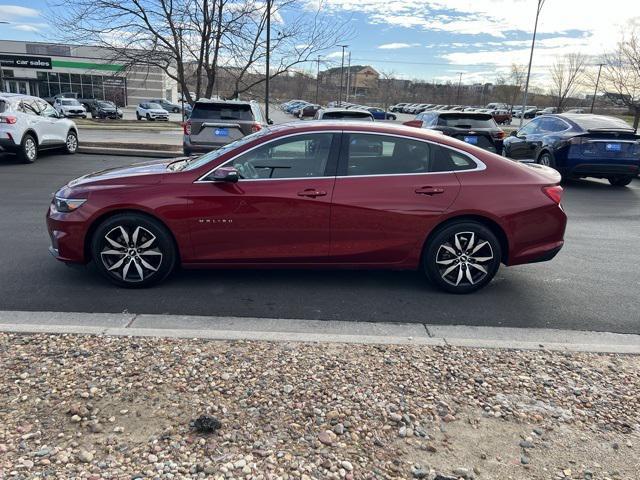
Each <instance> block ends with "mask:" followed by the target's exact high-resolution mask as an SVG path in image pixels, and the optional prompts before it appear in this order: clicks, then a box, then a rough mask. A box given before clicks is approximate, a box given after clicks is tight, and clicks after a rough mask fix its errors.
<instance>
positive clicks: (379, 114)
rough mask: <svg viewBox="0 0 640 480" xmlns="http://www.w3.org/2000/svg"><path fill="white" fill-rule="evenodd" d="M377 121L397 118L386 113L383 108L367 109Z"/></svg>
mask: <svg viewBox="0 0 640 480" xmlns="http://www.w3.org/2000/svg"><path fill="white" fill-rule="evenodd" d="M367 110H369V111H370V112H371V115H373V118H374V119H376V120H395V119H396V116H395V115H394V114H393V113H390V112H385V111H384V110H383V109H382V108H378V107H369V108H367Z"/></svg>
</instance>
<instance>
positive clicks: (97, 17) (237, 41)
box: [51, 0, 351, 102]
mask: <svg viewBox="0 0 640 480" xmlns="http://www.w3.org/2000/svg"><path fill="white" fill-rule="evenodd" d="M55 1H57V3H55V4H54V5H53V6H52V11H51V16H52V17H53V16H55V18H52V22H51V23H52V25H56V27H57V31H56V33H55V39H56V40H58V41H64V42H67V43H75V44H82V45H95V46H98V47H102V48H105V49H107V50H108V51H110V52H111V56H112V60H113V61H117V62H119V63H121V64H122V65H123V67H124V68H125V69H130V70H132V69H136V70H138V71H139V70H140V69H141V68H145V67H146V68H148V69H150V70H155V71H158V70H160V71H162V72H164V73H165V74H166V75H167V76H168V77H169V78H171V79H173V80H175V81H176V82H177V83H178V86H179V89H180V90H181V91H182V92H183V95H185V97H186V99H187V101H189V102H191V96H190V83H193V85H194V87H193V88H194V90H195V91H194V92H193V93H195V96H196V97H200V96H204V97H211V96H212V94H213V91H214V88H215V86H216V80H217V77H218V75H219V72H220V70H221V69H225V70H226V72H233V74H234V82H235V86H234V89H233V95H232V96H233V97H237V96H238V95H240V94H241V93H244V92H246V91H247V90H249V89H251V88H252V87H254V86H256V85H258V84H260V83H262V82H264V80H265V77H266V76H265V74H264V72H263V69H264V67H263V65H264V59H265V56H266V45H265V25H266V15H267V12H266V7H265V3H264V2H263V1H262V0H55ZM299 1H301V0H273V1H272V8H271V18H272V29H274V30H276V32H273V33H272V37H273V39H272V43H271V51H270V53H271V58H272V61H271V63H272V65H274V67H273V68H272V69H271V71H270V77H271V78H273V77H276V76H278V75H281V74H283V73H285V72H289V71H291V70H292V69H293V68H294V67H296V66H297V65H300V64H302V63H305V62H308V61H311V60H312V59H313V58H314V57H315V56H316V55H317V54H319V53H321V52H323V51H325V50H327V49H329V48H332V47H333V46H335V45H336V44H337V43H338V42H339V41H341V40H343V39H345V38H348V37H349V36H350V35H351V30H350V27H349V26H348V21H344V22H342V23H341V22H335V21H333V22H329V21H328V20H327V19H325V18H324V17H323V16H322V14H321V8H322V5H319V6H318V10H317V11H316V12H315V14H314V12H311V13H309V12H308V11H305V12H304V13H301V12H303V8H302V6H301V5H299V3H298V2H299ZM285 11H286V12H287V14H288V15H287V22H286V23H285V22H283V21H282V15H281V14H282V13H284V12H285ZM191 79H194V80H195V81H194V82H190V80H191Z"/></svg>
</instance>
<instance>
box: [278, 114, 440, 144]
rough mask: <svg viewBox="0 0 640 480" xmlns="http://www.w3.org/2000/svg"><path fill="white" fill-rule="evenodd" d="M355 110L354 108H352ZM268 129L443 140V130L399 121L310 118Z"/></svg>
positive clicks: (283, 133) (279, 132)
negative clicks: (400, 123)
mask: <svg viewBox="0 0 640 480" xmlns="http://www.w3.org/2000/svg"><path fill="white" fill-rule="evenodd" d="M352 111H353V110H352ZM268 130H269V131H270V132H272V133H274V134H280V135H287V134H290V133H296V132H305V131H335V130H340V131H342V130H344V131H350V130H352V131H367V132H371V133H379V134H381V135H385V134H390V135H403V136H407V137H414V138H422V139H425V140H433V141H442V132H439V131H437V130H429V129H426V128H415V127H408V126H406V125H399V124H397V123H386V122H377V123H376V122H362V121H358V120H310V121H305V122H298V121H293V122H290V123H282V124H280V125H272V126H270V127H268Z"/></svg>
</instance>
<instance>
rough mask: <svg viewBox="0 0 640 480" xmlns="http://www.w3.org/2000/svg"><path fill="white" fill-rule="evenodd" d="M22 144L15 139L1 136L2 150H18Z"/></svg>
mask: <svg viewBox="0 0 640 480" xmlns="http://www.w3.org/2000/svg"><path fill="white" fill-rule="evenodd" d="M19 147H20V145H16V144H15V143H14V142H13V140H11V139H9V138H0V152H10V153H13V152H15V151H17V150H18V148H19Z"/></svg>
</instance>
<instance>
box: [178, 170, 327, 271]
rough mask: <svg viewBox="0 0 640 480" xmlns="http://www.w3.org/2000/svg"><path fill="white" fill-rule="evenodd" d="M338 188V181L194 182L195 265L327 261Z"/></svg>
mask: <svg viewBox="0 0 640 480" xmlns="http://www.w3.org/2000/svg"><path fill="white" fill-rule="evenodd" d="M334 183H335V177H331V178H316V179H313V178H310V179H292V180H240V181H239V182H238V183H235V184H230V183H194V184H193V185H192V186H191V192H190V195H189V197H190V199H191V201H192V208H191V212H192V215H191V224H192V225H191V231H192V233H191V235H192V241H193V246H194V252H195V260H196V261H201V262H206V261H210V262H262V261H266V262H278V261H281V262H322V261H326V260H327V257H328V254H329V241H330V233H329V232H330V231H329V226H330V225H329V221H330V209H331V198H332V193H333V187H334ZM311 193H318V194H322V193H324V195H310V194H311Z"/></svg>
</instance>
